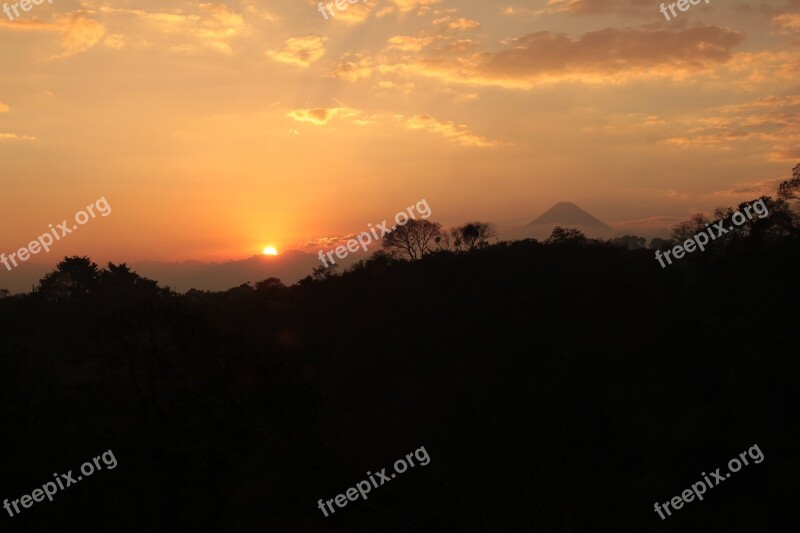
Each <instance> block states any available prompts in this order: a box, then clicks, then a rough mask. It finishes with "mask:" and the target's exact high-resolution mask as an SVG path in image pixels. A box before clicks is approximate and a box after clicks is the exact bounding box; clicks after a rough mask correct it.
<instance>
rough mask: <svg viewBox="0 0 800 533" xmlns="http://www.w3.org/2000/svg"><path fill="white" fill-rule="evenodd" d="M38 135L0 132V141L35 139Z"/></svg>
mask: <svg viewBox="0 0 800 533" xmlns="http://www.w3.org/2000/svg"><path fill="white" fill-rule="evenodd" d="M35 140H36V137H32V136H30V135H17V134H16V133H2V132H0V141H35Z"/></svg>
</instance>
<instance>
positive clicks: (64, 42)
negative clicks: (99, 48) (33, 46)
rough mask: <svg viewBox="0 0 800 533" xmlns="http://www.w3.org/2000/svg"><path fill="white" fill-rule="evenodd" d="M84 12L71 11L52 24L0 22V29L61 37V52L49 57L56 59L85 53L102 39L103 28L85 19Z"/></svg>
mask: <svg viewBox="0 0 800 533" xmlns="http://www.w3.org/2000/svg"><path fill="white" fill-rule="evenodd" d="M86 15H87V13H86V12H85V11H73V12H70V13H66V14H64V15H61V16H59V17H56V18H55V19H54V20H53V21H52V22H45V21H42V20H39V19H18V20H15V21H13V22H11V21H9V20H6V19H3V20H0V27H5V28H6V29H11V30H16V31H47V32H54V33H58V34H60V36H61V46H62V48H63V52H62V53H60V54H56V55H53V56H51V57H50V58H49V59H58V58H63V57H69V56H73V55H75V54H79V53H82V52H86V51H87V50H89V49H90V48H92V47H93V46H94V45H96V44H97V43H98V42H100V39H101V38H102V37H103V35H104V34H105V32H106V29H105V26H104V25H103V24H101V23H100V22H98V21H96V20H94V19H90V18H87V16H86Z"/></svg>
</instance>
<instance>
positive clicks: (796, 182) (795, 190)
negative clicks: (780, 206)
mask: <svg viewBox="0 0 800 533" xmlns="http://www.w3.org/2000/svg"><path fill="white" fill-rule="evenodd" d="M778 197H780V198H783V199H784V200H800V163H798V164H797V165H795V167H794V168H793V169H792V177H791V178H789V179H788V180H786V181H784V182H782V183H781V184H780V185H778Z"/></svg>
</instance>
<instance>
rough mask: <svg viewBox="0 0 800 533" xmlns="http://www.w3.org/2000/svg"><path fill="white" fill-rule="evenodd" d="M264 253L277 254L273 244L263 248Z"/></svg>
mask: <svg viewBox="0 0 800 533" xmlns="http://www.w3.org/2000/svg"><path fill="white" fill-rule="evenodd" d="M264 255H278V250H276V249H275V247H274V246H267V247H266V248H264Z"/></svg>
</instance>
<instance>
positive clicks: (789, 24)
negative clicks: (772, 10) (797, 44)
mask: <svg viewBox="0 0 800 533" xmlns="http://www.w3.org/2000/svg"><path fill="white" fill-rule="evenodd" d="M772 22H773V23H774V24H775V25H776V26H778V28H779V29H780V30H781V33H782V34H783V35H798V34H800V13H789V14H785V15H778V16H776V17H773V18H772Z"/></svg>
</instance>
